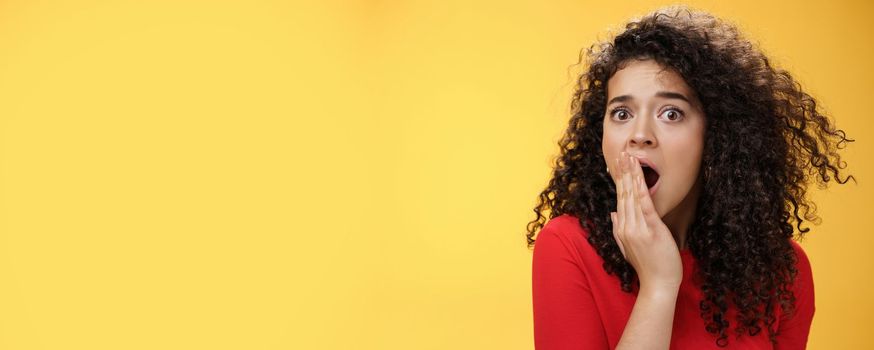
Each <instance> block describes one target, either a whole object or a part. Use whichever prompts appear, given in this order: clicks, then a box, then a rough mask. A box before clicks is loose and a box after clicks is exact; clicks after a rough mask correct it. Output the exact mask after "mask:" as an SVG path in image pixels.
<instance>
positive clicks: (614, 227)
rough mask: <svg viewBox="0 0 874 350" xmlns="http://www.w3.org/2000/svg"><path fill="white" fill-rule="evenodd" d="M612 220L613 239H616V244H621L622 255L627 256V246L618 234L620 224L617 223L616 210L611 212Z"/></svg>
mask: <svg viewBox="0 0 874 350" xmlns="http://www.w3.org/2000/svg"><path fill="white" fill-rule="evenodd" d="M610 220H611V221H612V222H613V239H615V240H616V245H618V246H619V251H620V252H622V256H623V257H625V247H623V246H622V240H621V239H619V235H618V233H617V232H618V230H619V228H618V225H617V223H616V212H610Z"/></svg>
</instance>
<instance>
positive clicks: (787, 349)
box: [775, 241, 816, 350]
mask: <svg viewBox="0 0 874 350" xmlns="http://www.w3.org/2000/svg"><path fill="white" fill-rule="evenodd" d="M790 242H791V243H792V247H793V248H794V249H795V253H796V256H797V257H798V261H797V264H796V268H797V269H798V275H797V276H796V280H795V283H794V284H793V291H792V292H793V293H794V294H795V313H793V314H787V315H784V316H782V317H781V320H780V327H779V331H778V332H777V345H776V347H775V349H779V350H795V349H805V348H806V347H807V337H808V334H809V333H810V325H811V323H812V322H813V314H814V312H815V310H816V307H815V304H814V292H813V270H812V269H811V267H810V260H808V258H807V254H806V253H805V252H804V250H803V249H802V248H801V246H800V245H799V244H798V243H797V242H795V241H790Z"/></svg>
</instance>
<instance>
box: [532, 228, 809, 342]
mask: <svg viewBox="0 0 874 350" xmlns="http://www.w3.org/2000/svg"><path fill="white" fill-rule="evenodd" d="M586 235H587V232H586V231H585V229H583V228H582V227H581V226H580V224H579V220H578V219H577V218H576V217H575V216H572V215H569V214H565V215H561V216H558V217H556V218H553V219H551V220H550V221H549V222H547V223H546V225H545V226H544V227H543V229H542V230H541V232H540V234H539V235H538V237H537V240H536V242H535V244H534V256H533V264H532V297H533V306H534V343H535V348H536V349H538V350H558V349H613V348H615V347H616V345H617V344H618V343H619V339H620V338H621V337H622V331H623V329H624V328H625V324H626V323H627V322H628V318H629V317H630V316H631V310H632V307H633V306H634V301H635V299H636V295H637V292H633V293H626V292H623V291H622V290H621V289H620V282H619V278H618V277H617V276H615V275H608V274H607V273H606V272H605V271H604V268H603V267H602V264H603V262H604V260H603V259H601V257H600V256H599V255H598V253H596V252H595V249H594V248H593V247H592V246H591V245H589V243H588V242H587V241H586ZM790 242H791V243H792V246H793V247H794V248H795V252H796V254H797V256H798V264H797V265H796V266H797V268H798V275H797V278H796V281H795V283H794V284H793V287H792V288H793V292H794V293H795V298H796V305H795V307H796V310H797V312H796V314H795V315H794V316H792V317H789V315H784V314H783V313H782V312H781V310H780V307H779V306H777V307H776V308H775V309H776V313H775V315H777V318H778V320H777V327H778V329H779V333H778V336H777V345H776V347H774V346H772V344H771V342H770V341H769V340H768V331H767V329H764V328H763V329H762V331H761V332H759V334H757V335H756V336H754V337H751V336H750V335H749V334H744V335H743V336H741V338H740V339H737V338H736V337H735V336H734V333H733V331H734V327H735V323H736V322H735V314H736V312H737V311H736V309H734V308H732V307H730V308H729V310H728V315H727V316H728V318H727V319H728V321H729V322H730V324H729V329H728V333H727V334H728V347H727V348H728V349H804V348H805V346H806V344H807V336H808V333H809V331H810V324H811V322H812V321H813V313H814V297H813V294H814V293H813V275H812V272H811V269H810V262H809V261H808V259H807V255H806V254H805V253H804V251H803V250H802V249H801V246H799V245H798V243H796V242H795V241H790ZM680 253H681V254H680V256H681V257H682V260H683V282H682V283H681V284H680V290H679V294H678V296H677V308H676V311H675V313H674V325H673V329H672V330H673V334H672V335H671V349H725V348H719V347H718V346H717V345H716V336H715V335H713V334H711V333H708V332H707V330H705V328H704V319H703V318H701V316H700V314H699V307H698V305H699V302H700V300H702V299H703V293H702V292H701V289H700V288H699V286H700V285H698V286H696V284H695V283H693V281H692V271H693V269H694V268H695V259H694V257H692V255H691V253H690V252H689V251H688V250H683V251H681V252H680Z"/></svg>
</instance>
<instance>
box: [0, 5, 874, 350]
mask: <svg viewBox="0 0 874 350" xmlns="http://www.w3.org/2000/svg"><path fill="white" fill-rule="evenodd" d="M724 3H725V4H723V2H717V1H705V2H693V3H692V4H694V5H698V6H700V7H701V8H704V9H707V10H711V11H713V12H714V13H715V14H717V15H720V16H724V17H726V18H729V19H732V20H734V21H735V22H737V23H738V24H739V25H741V27H742V28H743V30H744V31H746V32H747V33H748V34H749V35H750V37H752V38H753V39H754V40H755V41H758V42H760V43H761V44H762V46H763V47H764V48H765V51H766V52H767V53H768V54H769V55H770V56H771V57H772V58H773V59H774V60H775V62H776V63H777V64H779V65H781V66H783V67H786V68H789V69H790V71H792V72H793V73H794V74H795V76H796V77H797V78H799V80H801V82H802V83H803V84H804V87H805V88H806V89H807V91H809V92H811V93H813V94H814V96H816V97H817V98H819V101H820V102H821V105H822V106H823V107H824V108H825V110H826V111H827V112H828V114H829V115H831V116H833V117H834V118H835V119H836V120H837V122H838V126H839V127H841V128H843V129H845V130H847V132H848V134H849V136H850V137H851V138H855V139H856V140H858V141H857V142H856V143H854V144H852V145H851V146H850V148H849V149H847V151H846V152H845V155H846V158H845V159H846V160H847V161H848V162H849V164H850V168H849V170H850V171H851V173H852V174H854V175H855V176H856V177H857V178H858V185H854V184H852V183H851V184H849V185H846V186H832V187H831V188H830V189H829V190H828V191H823V192H817V193H816V194H815V196H814V197H815V199H817V200H818V204H819V209H820V210H819V214H820V215H821V216H822V217H823V223H822V225H820V226H812V229H813V230H812V232H811V233H810V234H809V236H808V238H807V239H806V240H805V241H804V243H803V247H804V248H805V249H806V251H807V252H808V255H809V257H810V259H811V261H812V263H813V270H814V275H815V280H816V298H817V300H816V304H817V313H816V317H815V319H814V323H813V328H812V332H811V335H810V348H811V349H851V348H855V349H861V348H872V347H874V339H872V338H871V337H870V332H869V331H870V328H871V327H872V326H874V323H872V322H871V321H870V315H871V314H872V312H874V299H872V298H871V297H870V296H871V295H874V282H872V279H871V278H870V276H872V274H874V263H872V258H871V253H870V250H871V249H872V248H871V247H874V236H872V235H871V233H872V232H871V230H870V228H869V227H870V226H871V225H870V223H869V221H870V218H871V215H870V212H871V209H872V205H871V204H870V203H871V200H870V198H871V197H872V196H874V192H872V188H871V187H868V186H867V179H869V178H871V176H870V174H871V170H872V168H871V163H866V162H865V160H864V159H863V158H862V154H865V153H868V154H870V152H871V151H874V149H872V144H871V142H870V141H869V140H870V138H868V137H866V136H867V135H870V134H871V133H872V132H874V129H872V121H871V120H872V119H871V117H870V107H871V93H872V91H874V68H872V66H871V64H870V62H871V57H872V56H874V50H872V49H874V43H872V40H871V38H872V35H874V26H872V24H871V23H872V22H871V21H870V17H871V16H872V15H874V8H872V5H870V4H864V2H861V1H859V2H847V1H831V2H827V4H818V5H812V4H804V3H798V2H794V1H793V2H785V3H770V2H763V1H744V2H740V3H734V2H732V4H728V2H724ZM664 4H667V3H666V2H659V1H623V2H621V4H618V3H617V2H609V1H597V2H594V1H593V2H581V1H554V2H543V1H533V0H532V1H469V0H463V1H427V2H425V1H376V0H372V1H313V2H294V3H291V2H286V1H272V2H271V1H252V0H247V1H85V0H77V1H31V0H28V1H0V348H2V349H532V348H533V331H532V316H531V293H530V290H531V289H530V288H531V285H530V272H531V271H530V264H531V252H530V251H529V250H527V249H526V247H525V238H524V233H525V224H526V223H527V222H528V221H529V220H530V219H531V218H532V215H533V214H532V212H531V209H532V207H533V206H534V204H535V199H536V195H537V194H538V193H539V191H540V190H541V189H542V188H543V187H544V186H545V185H546V181H547V179H548V176H549V174H550V172H549V164H550V160H551V158H552V157H553V156H554V155H555V154H556V152H557V150H558V149H557V146H556V144H555V143H556V142H557V140H558V138H559V136H560V135H561V133H562V131H563V130H564V128H565V127H566V123H567V118H568V116H569V113H568V103H569V97H570V92H571V88H572V83H573V76H572V75H573V73H575V69H573V68H570V66H571V65H573V64H574V63H576V60H577V56H578V53H579V50H580V49H582V48H583V47H587V46H589V45H590V44H591V43H592V42H593V41H594V40H596V39H603V38H605V37H606V34H607V33H608V31H609V30H610V29H615V28H617V27H618V26H619V25H621V24H622V23H624V21H625V20H627V19H628V18H630V17H631V16H634V15H640V14H643V13H645V12H646V11H649V10H652V9H654V8H655V7H657V6H658V5H664Z"/></svg>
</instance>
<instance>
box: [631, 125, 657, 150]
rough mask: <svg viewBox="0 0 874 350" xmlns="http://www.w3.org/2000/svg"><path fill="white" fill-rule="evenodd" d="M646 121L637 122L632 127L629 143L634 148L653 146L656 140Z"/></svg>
mask: <svg viewBox="0 0 874 350" xmlns="http://www.w3.org/2000/svg"><path fill="white" fill-rule="evenodd" d="M648 124H649V123H648V121H646V120H638V121H637V123H636V125H635V126H634V130H633V131H632V134H631V137H630V138H629V143H630V144H632V145H635V146H638V147H640V146H655V145H656V138H655V135H654V134H653V132H652V130H651V129H650V127H649V125H648Z"/></svg>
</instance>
